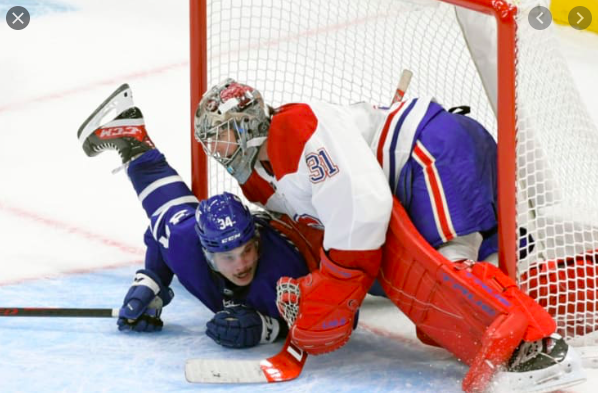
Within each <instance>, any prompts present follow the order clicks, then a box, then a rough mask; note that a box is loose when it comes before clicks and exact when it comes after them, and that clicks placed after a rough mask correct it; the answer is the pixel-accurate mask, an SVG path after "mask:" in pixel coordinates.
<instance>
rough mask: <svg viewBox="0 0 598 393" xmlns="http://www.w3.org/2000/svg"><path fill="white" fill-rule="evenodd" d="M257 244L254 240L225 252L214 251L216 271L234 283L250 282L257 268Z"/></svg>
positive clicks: (241, 284) (246, 283) (243, 284)
mask: <svg viewBox="0 0 598 393" xmlns="http://www.w3.org/2000/svg"><path fill="white" fill-rule="evenodd" d="M257 259H258V246H257V241H256V240H250V241H249V242H247V243H245V244H244V245H242V246H240V247H237V248H235V249H233V250H230V251H226V252H217V253H214V264H215V265H216V268H217V269H218V271H219V272H220V273H221V274H222V275H223V276H224V277H226V278H227V279H228V280H229V281H230V282H232V283H233V284H235V285H239V286H245V285H249V284H251V281H252V280H253V276H254V275H255V270H256V268H257Z"/></svg>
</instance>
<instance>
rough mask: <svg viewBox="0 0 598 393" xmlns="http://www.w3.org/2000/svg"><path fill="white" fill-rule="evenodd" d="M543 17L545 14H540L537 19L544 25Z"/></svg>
mask: <svg viewBox="0 0 598 393" xmlns="http://www.w3.org/2000/svg"><path fill="white" fill-rule="evenodd" d="M542 15H544V13H543V12H540V15H538V16H536V19H537V20H538V22H540V23H541V24H544V22H542V19H541V18H542Z"/></svg>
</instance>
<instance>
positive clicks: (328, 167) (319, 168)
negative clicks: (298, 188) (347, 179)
mask: <svg viewBox="0 0 598 393" xmlns="http://www.w3.org/2000/svg"><path fill="white" fill-rule="evenodd" d="M305 162H306V164H307V168H308V169H309V180H310V181H311V182H312V183H319V182H321V181H323V180H325V179H326V178H327V177H332V176H334V175H336V174H337V173H338V172H339V169H338V166H337V165H336V164H335V163H334V161H332V158H330V154H328V152H327V151H326V149H324V148H322V149H319V150H318V151H317V152H316V153H309V154H307V156H305Z"/></svg>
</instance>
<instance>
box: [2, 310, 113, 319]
mask: <svg viewBox="0 0 598 393" xmlns="http://www.w3.org/2000/svg"><path fill="white" fill-rule="evenodd" d="M118 311H119V309H118V308H37V307H0V317H76V318H118Z"/></svg>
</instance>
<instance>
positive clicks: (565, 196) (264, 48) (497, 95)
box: [189, 0, 598, 345]
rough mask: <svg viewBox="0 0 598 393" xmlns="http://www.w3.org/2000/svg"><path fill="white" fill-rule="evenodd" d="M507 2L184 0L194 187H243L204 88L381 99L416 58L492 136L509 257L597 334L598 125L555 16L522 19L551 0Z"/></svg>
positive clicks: (555, 309) (201, 193)
mask: <svg viewBox="0 0 598 393" xmlns="http://www.w3.org/2000/svg"><path fill="white" fill-rule="evenodd" d="M512 3H515V1H509V0H358V1H350V2H347V1H343V0H302V1H300V2H298V1H296V0H295V1H291V0H247V1H245V0H244V1H242V2H241V1H239V2H232V1H216V0H190V6H189V7H190V19H191V24H190V26H191V34H190V41H191V42H190V44H191V103H190V109H191V146H192V155H191V157H192V176H193V178H192V188H193V192H194V193H195V194H196V195H197V196H198V197H200V198H205V197H207V196H208V195H212V194H214V193H218V192H221V191H223V190H232V191H233V192H235V191H236V192H238V188H237V187H236V185H235V183H234V180H233V179H231V178H230V177H228V175H227V174H226V173H224V171H222V170H220V169H219V168H218V167H217V164H216V163H215V162H211V161H212V160H207V159H206V157H205V155H204V153H203V151H202V149H201V146H200V145H199V144H198V143H197V142H195V139H194V137H193V114H194V111H195V108H196V106H197V103H198V102H199V100H200V98H201V95H202V94H203V92H205V91H206V90H207V89H208V88H209V87H211V86H212V85H213V84H215V83H217V82H219V81H220V80H222V79H224V78H225V77H233V78H235V79H237V80H240V81H243V82H244V83H247V84H250V85H252V86H254V87H255V88H257V89H258V90H260V91H261V92H262V95H263V96H264V97H265V100H266V102H268V103H270V104H272V105H274V106H276V105H280V104H282V103H285V102H293V101H295V102H296V101H304V100H314V99H315V100H323V101H329V102H334V103H339V104H349V103H353V102H357V101H368V102H372V103H373V104H381V105H384V104H388V102H389V100H390V99H391V97H392V90H394V86H396V83H397V81H398V78H399V75H400V73H401V71H402V70H403V69H405V68H408V69H411V70H412V71H413V73H414V76H413V79H412V82H411V85H410V87H409V90H408V92H407V96H408V97H415V96H422V95H431V96H434V97H435V98H436V99H437V100H438V101H439V102H440V103H441V104H443V105H444V106H446V107H450V106H457V105H470V106H471V107H472V113H471V116H472V117H474V118H475V119H476V120H478V121H480V122H481V123H482V124H484V126H485V127H486V128H487V129H488V130H489V131H490V132H491V133H492V134H493V135H494V136H495V138H496V139H497V143H498V190H499V195H498V207H497V212H498V217H499V244H500V257H499V263H500V267H501V269H502V270H503V271H505V272H507V273H508V274H509V275H510V276H511V277H513V278H515V279H516V280H517V281H518V283H519V284H520V285H521V286H522V287H523V288H525V289H526V290H528V292H529V293H530V294H532V295H533V296H535V297H536V298H537V299H538V300H539V301H540V303H542V304H543V305H544V306H546V307H547V308H548V309H549V311H550V312H551V314H552V315H553V316H554V317H555V319H556V320H557V323H558V325H559V329H560V331H561V332H562V333H563V334H565V335H566V336H567V337H568V338H570V339H571V340H574V339H580V340H581V341H580V342H581V343H582V345H595V343H594V339H593V338H591V337H590V336H591V334H588V333H592V332H594V331H595V330H598V309H597V307H596V306H597V305H598V303H597V299H596V296H595V289H594V281H593V277H591V275H592V274H593V270H592V269H593V263H594V258H595V256H594V255H595V250H597V249H598V217H596V220H593V218H594V215H596V214H598V203H595V204H593V203H589V204H588V201H587V199H589V198H588V197H589V196H591V195H593V191H594V188H592V187H593V182H592V185H590V186H587V187H586V185H584V184H577V183H583V182H584V181H583V180H582V179H583V177H582V176H580V175H579V174H580V173H581V172H582V171H588V170H593V169H595V170H596V172H594V173H598V159H594V158H593V157H590V154H589V149H590V148H591V147H592V146H594V144H595V146H596V147H598V134H597V133H596V128H595V126H594V125H593V124H591V121H589V120H588V119H589V117H588V115H587V111H585V109H584V108H583V104H582V102H581V100H580V99H579V97H578V96H577V93H576V91H575V87H574V85H573V83H572V81H571V79H570V77H569V75H568V72H567V70H566V66H565V65H564V63H563V62H562V59H561V58H560V57H559V56H560V55H559V53H558V50H557V49H556V44H555V42H554V39H553V38H552V35H553V33H552V31H551V29H547V30H542V31H536V30H534V29H532V28H531V26H530V25H529V23H528V20H527V16H528V13H529V11H530V10H531V8H533V7H534V6H536V5H545V6H546V4H545V3H546V2H545V1H543V0H535V1H534V0H520V1H517V2H516V3H517V7H515V6H514V5H513V4H512ZM237 6H239V7H245V8H237ZM481 29H483V31H481ZM565 100H566V102H565V105H566V109H565V110H563V102H564V101H565ZM561 112H562V114H561ZM555 114H558V116H562V117H563V118H564V119H566V121H564V120H563V119H561V118H558V116H555ZM567 123H569V124H567ZM580 138H581V142H580V141H578V139H580ZM565 146H566V147H567V150H565V151H564V152H563V151H559V149H560V150H563V148H564V147H565ZM572 156H583V158H582V159H581V163H580V164H579V166H578V167H573V168H569V165H566V164H567V163H566V161H567V157H572ZM571 189H576V191H571ZM579 190H582V191H579ZM595 191H596V194H594V195H598V181H596V189H595ZM597 199H598V198H597ZM580 206H581V207H582V211H581V212H580V211H577V210H579V207H580ZM594 206H595V207H596V209H595V211H596V213H593V211H594V209H592V208H593V207H594ZM576 209H577V210H576ZM587 211H591V212H592V214H591V215H587V214H584V212H587ZM593 222H595V223H596V225H594V224H593ZM522 228H524V229H522ZM580 280H581V281H583V282H581V281H580ZM572 282H574V283H575V285H571V283H572ZM588 340H590V341H591V342H590V341H588Z"/></svg>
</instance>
